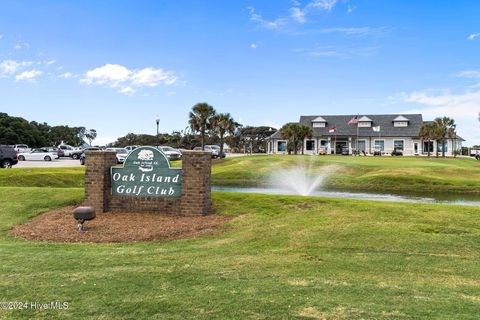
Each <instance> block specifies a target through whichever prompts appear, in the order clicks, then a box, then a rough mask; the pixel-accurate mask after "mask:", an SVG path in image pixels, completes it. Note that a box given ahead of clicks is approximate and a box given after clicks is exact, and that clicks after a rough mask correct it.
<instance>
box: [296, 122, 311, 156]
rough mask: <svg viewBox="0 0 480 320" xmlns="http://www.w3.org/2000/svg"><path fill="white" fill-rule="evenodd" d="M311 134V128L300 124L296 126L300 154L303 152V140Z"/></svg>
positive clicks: (309, 137)
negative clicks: (300, 147) (300, 149)
mask: <svg viewBox="0 0 480 320" xmlns="http://www.w3.org/2000/svg"><path fill="white" fill-rule="evenodd" d="M312 136H313V130H312V128H310V127H309V126H306V125H300V126H298V141H299V142H300V141H301V143H302V154H304V147H305V143H304V140H305V139H306V138H308V139H311V138H312Z"/></svg>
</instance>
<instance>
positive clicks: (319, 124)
mask: <svg viewBox="0 0 480 320" xmlns="http://www.w3.org/2000/svg"><path fill="white" fill-rule="evenodd" d="M326 126H327V120H325V119H323V118H322V117H316V118H315V119H313V120H312V127H313V128H325V127H326Z"/></svg>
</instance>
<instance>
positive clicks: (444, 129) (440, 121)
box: [434, 117, 455, 158]
mask: <svg viewBox="0 0 480 320" xmlns="http://www.w3.org/2000/svg"><path fill="white" fill-rule="evenodd" d="M434 123H435V125H436V126H437V127H438V133H439V141H441V142H442V157H443V158H445V142H446V141H447V138H448V134H449V132H450V131H451V130H452V128H454V127H455V120H453V119H452V118H449V117H443V118H436V119H435V122H434Z"/></svg>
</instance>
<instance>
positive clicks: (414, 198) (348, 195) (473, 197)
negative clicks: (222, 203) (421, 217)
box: [212, 187, 480, 206]
mask: <svg viewBox="0 0 480 320" xmlns="http://www.w3.org/2000/svg"><path fill="white" fill-rule="evenodd" d="M212 191H223V192H243V193H260V194H277V195H299V194H298V192H295V191H294V190H291V189H284V188H237V187H212ZM308 196H320V197H330V198H342V199H357V200H373V201H390V202H412V203H434V204H453V205H464V206H480V194H450V193H449V194H443V193H442V194H439V193H435V194H432V193H429V194H408V195H407V194H403V195H400V194H388V193H385V194H382V193H357V192H339V191H326V190H314V191H312V192H310V193H309V195H308Z"/></svg>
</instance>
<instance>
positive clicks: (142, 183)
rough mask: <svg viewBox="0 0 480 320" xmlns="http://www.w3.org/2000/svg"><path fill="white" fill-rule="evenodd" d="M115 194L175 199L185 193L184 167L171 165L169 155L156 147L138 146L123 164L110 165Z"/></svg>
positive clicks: (113, 192) (113, 193)
mask: <svg viewBox="0 0 480 320" xmlns="http://www.w3.org/2000/svg"><path fill="white" fill-rule="evenodd" d="M111 178H112V195H114V196H130V197H161V198H176V197H180V196H181V195H182V169H172V168H170V162H168V159H167V157H166V156H165V155H164V154H163V152H161V151H160V150H158V149H157V148H154V147H139V148H137V149H135V150H133V151H132V152H130V154H129V155H128V156H127V158H126V159H125V163H124V164H123V167H112V168H111Z"/></svg>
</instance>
